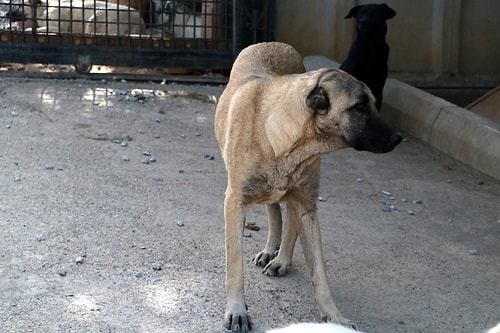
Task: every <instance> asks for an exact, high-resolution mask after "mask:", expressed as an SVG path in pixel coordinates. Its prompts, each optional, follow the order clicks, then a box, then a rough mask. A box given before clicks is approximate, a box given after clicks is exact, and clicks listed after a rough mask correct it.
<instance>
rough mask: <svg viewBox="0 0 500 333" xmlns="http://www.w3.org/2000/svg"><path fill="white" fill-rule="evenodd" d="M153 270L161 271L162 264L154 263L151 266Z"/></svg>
mask: <svg viewBox="0 0 500 333" xmlns="http://www.w3.org/2000/svg"><path fill="white" fill-rule="evenodd" d="M151 268H153V269H154V270H155V271H159V270H161V264H160V263H154V264H152V265H151Z"/></svg>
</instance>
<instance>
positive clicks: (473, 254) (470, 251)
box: [469, 249, 477, 256]
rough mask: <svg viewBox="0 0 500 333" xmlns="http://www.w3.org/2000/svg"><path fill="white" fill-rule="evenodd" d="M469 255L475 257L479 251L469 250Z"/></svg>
mask: <svg viewBox="0 0 500 333" xmlns="http://www.w3.org/2000/svg"><path fill="white" fill-rule="evenodd" d="M469 254H470V255H471V256H475V255H476V254H477V249H470V250H469Z"/></svg>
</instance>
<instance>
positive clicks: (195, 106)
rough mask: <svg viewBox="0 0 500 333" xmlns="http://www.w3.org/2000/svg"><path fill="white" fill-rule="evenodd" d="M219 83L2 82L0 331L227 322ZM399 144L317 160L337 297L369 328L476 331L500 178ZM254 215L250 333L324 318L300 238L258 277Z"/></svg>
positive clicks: (497, 280)
mask: <svg viewBox="0 0 500 333" xmlns="http://www.w3.org/2000/svg"><path fill="white" fill-rule="evenodd" d="M222 89H223V87H222V86H196V85H191V86H183V85H179V84H176V85H171V84H163V85H162V84H157V83H135V82H102V81H98V82H95V81H81V80H67V81H66V80H50V81H49V80H46V81H45V80H28V79H12V78H2V79H0V179H1V185H2V186H1V187H0V331H1V332H223V329H222V324H223V315H224V306H225V296H224V271H225V268H224V245H223V240H224V236H223V232H224V227H223V210H222V203H223V198H224V190H225V184H226V178H225V177H226V173H225V170H224V165H223V162H222V159H221V156H220V153H219V150H218V147H217V144H216V140H215V138H214V134H213V116H214V110H215V103H214V96H215V97H218V96H219V94H220V93H221V92H222ZM382 112H383V111H382ZM405 138H406V140H405V141H404V142H403V143H402V144H401V145H400V146H399V147H398V148H397V149H396V150H395V151H394V152H392V153H389V154H385V155H373V154H369V153H359V152H355V151H353V150H350V149H349V150H344V151H340V152H336V153H333V154H330V155H328V156H325V157H324V158H323V174H322V184H321V201H319V202H318V207H319V216H320V221H321V223H322V238H323V248H324V254H325V258H326V265H327V269H328V276H329V280H330V285H331V288H332V292H333V294H334V298H335V299H336V302H337V305H338V307H339V308H340V310H341V311H342V312H343V314H344V315H345V316H346V317H347V318H350V319H352V320H353V321H354V322H356V323H357V324H358V326H359V327H360V329H362V330H364V331H367V332H371V333H382V332H383V333H387V332H425V333H427V332H468V333H469V332H470V333H475V332H484V330H485V329H486V328H489V327H492V326H494V325H495V324H496V323H497V322H499V321H500V205H499V203H500V183H499V181H498V180H495V179H494V178H490V177H488V176H486V175H484V174H481V173H480V172H478V171H476V170H474V169H471V168H469V167H466V166H464V165H462V164H461V163H459V162H456V161H455V160H453V159H451V158H449V157H447V156H444V155H443V154H441V153H439V152H438V151H435V150H432V149H430V148H428V147H427V146H425V145H424V144H422V143H421V142H420V141H418V140H417V139H414V138H413V137H410V136H408V135H405ZM145 153H146V154H145ZM387 207H390V211H384V208H386V210H388V209H387ZM248 220H249V221H250V222H255V224H256V226H258V227H260V230H258V231H251V230H247V236H249V237H246V238H245V246H246V247H245V253H246V267H245V269H246V294H247V302H248V306H249V310H250V313H251V315H252V318H253V321H254V325H255V327H254V332H264V331H265V330H266V329H268V328H272V327H279V326H283V325H286V324H289V323H292V322H296V321H313V322H314V321H318V320H319V319H320V317H319V313H318V311H317V309H316V307H315V304H314V301H313V299H312V291H311V286H310V282H309V278H308V276H307V273H306V268H305V263H304V258H303V256H302V253H301V250H300V246H299V248H298V249H297V251H296V253H295V257H294V267H293V269H292V272H291V273H290V274H289V275H288V276H286V277H283V278H269V277H267V276H264V275H262V274H261V269H260V268H257V267H255V266H253V265H252V263H251V259H252V256H253V255H255V254H256V253H257V252H258V251H259V250H260V249H261V248H262V247H263V246H264V241H265V237H266V232H267V225H266V217H265V210H264V209H263V207H255V208H254V209H252V211H251V213H250V215H249V217H248Z"/></svg>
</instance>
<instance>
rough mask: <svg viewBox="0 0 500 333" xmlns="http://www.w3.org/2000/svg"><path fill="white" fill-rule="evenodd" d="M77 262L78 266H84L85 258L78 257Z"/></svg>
mask: <svg viewBox="0 0 500 333" xmlns="http://www.w3.org/2000/svg"><path fill="white" fill-rule="evenodd" d="M75 262H76V263H77V264H83V257H82V256H79V257H76V259H75Z"/></svg>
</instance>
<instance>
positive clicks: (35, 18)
mask: <svg viewBox="0 0 500 333" xmlns="http://www.w3.org/2000/svg"><path fill="white" fill-rule="evenodd" d="M273 16H274V15H273V3H272V1H259V0H254V1H252V0H250V1H238V0H234V1H230V0H182V1H180V0H106V1H104V0H100V1H97V0H0V62H2V63H6V62H14V63H25V64H26V63H47V64H48V63H50V64H74V65H75V67H76V69H77V71H78V72H80V73H87V72H89V71H90V68H91V67H92V65H97V64H99V65H109V66H128V67H182V68H193V69H205V70H226V69H230V68H231V64H232V61H233V60H234V57H235V56H236V54H237V53H238V52H239V50H240V49H241V48H243V47H244V46H246V45H248V44H251V43H254V42H258V41H264V40H270V39H272V38H273V24H272V22H273V20H272V18H273Z"/></svg>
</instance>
